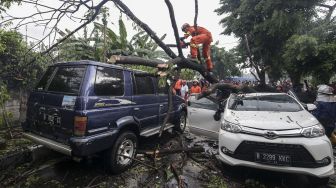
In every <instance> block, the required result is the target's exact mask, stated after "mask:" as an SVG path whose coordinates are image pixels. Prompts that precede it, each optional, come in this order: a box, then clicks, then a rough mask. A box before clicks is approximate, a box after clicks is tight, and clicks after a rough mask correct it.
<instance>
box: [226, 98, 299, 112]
mask: <svg viewBox="0 0 336 188" xmlns="http://www.w3.org/2000/svg"><path fill="white" fill-rule="evenodd" d="M228 105H229V106H228V108H229V109H231V110H237V111H278V112H297V111H301V110H303V109H302V107H301V106H300V105H299V104H298V103H297V102H296V101H295V100H294V99H293V98H292V97H290V96H288V95H280V94H279V95H277V94H274V95H264V94H263V95H261V96H246V95H244V94H240V95H232V97H231V98H230V101H229V104H228Z"/></svg>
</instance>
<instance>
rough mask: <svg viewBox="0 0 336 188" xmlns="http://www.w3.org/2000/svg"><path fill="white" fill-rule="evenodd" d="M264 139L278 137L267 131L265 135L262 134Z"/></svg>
mask: <svg viewBox="0 0 336 188" xmlns="http://www.w3.org/2000/svg"><path fill="white" fill-rule="evenodd" d="M264 137H265V138H267V139H276V138H278V137H279V136H278V135H277V134H276V133H275V132H273V131H267V132H266V133H265V134H264Z"/></svg>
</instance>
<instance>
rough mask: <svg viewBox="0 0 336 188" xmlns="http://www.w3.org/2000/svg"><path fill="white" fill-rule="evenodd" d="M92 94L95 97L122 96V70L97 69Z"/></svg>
mask: <svg viewBox="0 0 336 188" xmlns="http://www.w3.org/2000/svg"><path fill="white" fill-rule="evenodd" d="M94 93H95V94H96V95H97V96H122V95H124V74H123V70H119V69H112V68H106V67H97V73H96V79H95V84H94Z"/></svg>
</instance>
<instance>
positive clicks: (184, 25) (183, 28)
mask: <svg viewBox="0 0 336 188" xmlns="http://www.w3.org/2000/svg"><path fill="white" fill-rule="evenodd" d="M188 27H190V25H189V24H188V23H184V24H183V25H182V27H181V29H182V31H185V30H186V29H187V28H188Z"/></svg>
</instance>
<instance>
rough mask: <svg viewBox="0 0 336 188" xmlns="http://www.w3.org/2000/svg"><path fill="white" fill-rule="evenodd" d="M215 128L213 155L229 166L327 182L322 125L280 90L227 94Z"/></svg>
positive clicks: (329, 164) (329, 163)
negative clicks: (216, 150)
mask: <svg viewBox="0 0 336 188" xmlns="http://www.w3.org/2000/svg"><path fill="white" fill-rule="evenodd" d="M224 109H225V110H224V113H223V117H222V119H221V128H220V131H219V150H220V151H219V157H220V159H221V160H222V161H223V162H224V163H227V164H229V165H234V166H235V165H238V166H248V167H254V168H260V169H266V170H273V171H281V172H291V173H301V174H306V175H311V176H313V177H317V178H318V179H319V180H322V181H327V180H328V178H329V176H330V175H332V174H334V160H333V158H334V157H333V151H332V146H331V143H330V141H329V139H328V138H327V137H326V136H325V133H324V128H323V127H322V125H321V124H320V123H319V122H318V121H317V120H316V118H315V117H314V116H313V115H311V114H310V113H309V112H308V111H307V110H305V108H304V107H303V106H302V105H301V104H300V102H299V101H297V100H296V99H295V98H293V97H292V96H290V95H287V94H285V93H251V94H231V95H230V97H229V99H228V100H227V102H226V104H225V108H224Z"/></svg>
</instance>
